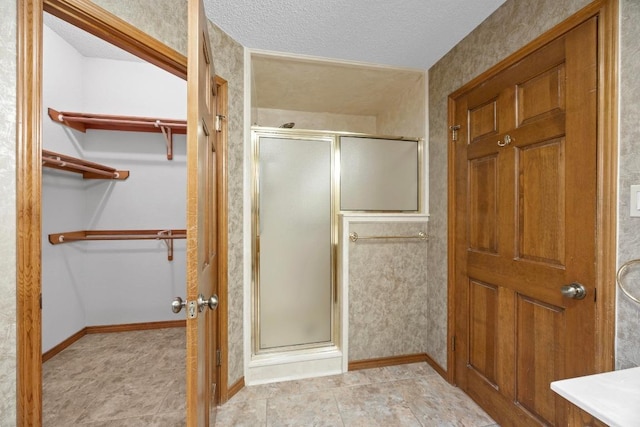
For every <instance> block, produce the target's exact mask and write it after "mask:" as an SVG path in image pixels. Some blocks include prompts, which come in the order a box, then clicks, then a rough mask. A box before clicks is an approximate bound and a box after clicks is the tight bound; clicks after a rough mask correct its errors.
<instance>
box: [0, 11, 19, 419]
mask: <svg viewBox="0 0 640 427" xmlns="http://www.w3.org/2000/svg"><path fill="white" fill-rule="evenodd" d="M0 16H2V17H3V20H2V22H3V24H2V25H0V76H2V77H0V295H2V298H0V426H11V425H14V424H15V422H16V421H15V420H16V280H15V277H16V246H15V242H16V227H15V225H16V216H15V211H16V190H15V186H16V180H15V175H16V155H15V153H16V54H17V51H16V1H15V0H4V1H2V2H0Z"/></svg>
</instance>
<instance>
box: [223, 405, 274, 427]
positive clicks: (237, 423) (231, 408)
mask: <svg viewBox="0 0 640 427" xmlns="http://www.w3.org/2000/svg"><path fill="white" fill-rule="evenodd" d="M266 425H267V400H266V399H253V400H247V401H238V402H228V403H226V404H225V405H223V406H221V407H219V408H218V413H217V415H216V427H260V426H266Z"/></svg>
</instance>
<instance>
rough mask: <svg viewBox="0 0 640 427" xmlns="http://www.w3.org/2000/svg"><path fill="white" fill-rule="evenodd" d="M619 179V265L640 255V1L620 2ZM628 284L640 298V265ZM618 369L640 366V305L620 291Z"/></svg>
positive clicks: (631, 275)
mask: <svg viewBox="0 0 640 427" xmlns="http://www.w3.org/2000/svg"><path fill="white" fill-rule="evenodd" d="M620 15H621V17H620V18H621V19H620V26H621V37H620V57H621V61H620V88H621V90H620V97H621V99H620V142H619V144H620V145H619V148H620V158H619V160H618V167H619V171H620V178H619V179H620V181H619V190H618V198H619V203H618V221H619V222H618V260H619V264H620V265H622V263H624V262H627V261H629V260H631V259H638V258H640V218H631V217H630V216H629V186H630V185H632V184H640V74H639V73H638V70H639V69H640V44H639V43H638V34H640V2H638V1H637V0H623V1H622V2H621V3H620ZM629 273H630V274H628V275H627V277H626V279H625V281H624V282H625V286H626V287H627V288H628V289H629V290H630V291H632V292H633V294H634V295H635V296H636V298H640V268H638V267H637V266H636V267H635V268H634V269H633V270H629ZM617 310H618V312H617V328H616V329H617V348H616V369H624V368H630V367H634V366H640V305H638V304H636V303H635V302H632V301H631V300H630V299H628V298H627V297H626V296H625V295H623V294H622V293H621V292H619V293H618V307H617Z"/></svg>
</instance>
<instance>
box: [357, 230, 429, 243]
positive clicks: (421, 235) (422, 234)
mask: <svg viewBox="0 0 640 427" xmlns="http://www.w3.org/2000/svg"><path fill="white" fill-rule="evenodd" d="M387 239H420V240H428V239H429V237H428V236H427V233H425V232H424V231H420V232H418V234H417V235H413V236H360V235H358V233H356V232H355V231H352V232H351V233H349V240H351V241H352V242H357V241H358V240H387Z"/></svg>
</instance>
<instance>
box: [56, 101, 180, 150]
mask: <svg viewBox="0 0 640 427" xmlns="http://www.w3.org/2000/svg"><path fill="white" fill-rule="evenodd" d="M49 117H51V120H53V121H55V122H58V123H60V124H63V125H65V126H68V127H70V128H72V129H75V130H78V131H80V132H86V131H87V129H98V130H115V131H126V132H152V133H162V134H163V135H164V137H165V139H166V143H167V159H168V160H171V159H173V135H174V134H186V133H187V121H186V120H174V119H160V118H152V117H134V116H112V115H106V114H88V113H75V112H70V111H57V110H54V109H53V108H49Z"/></svg>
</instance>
